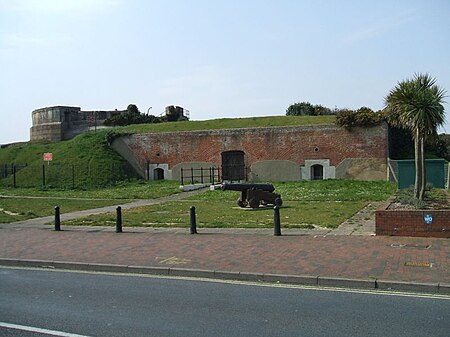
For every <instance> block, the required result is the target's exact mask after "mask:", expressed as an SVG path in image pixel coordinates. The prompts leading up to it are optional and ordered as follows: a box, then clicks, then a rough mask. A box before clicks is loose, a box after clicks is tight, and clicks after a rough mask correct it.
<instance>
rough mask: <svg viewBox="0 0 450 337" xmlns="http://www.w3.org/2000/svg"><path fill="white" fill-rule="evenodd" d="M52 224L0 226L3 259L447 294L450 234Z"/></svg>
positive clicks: (1, 261) (3, 261)
mask: <svg viewBox="0 0 450 337" xmlns="http://www.w3.org/2000/svg"><path fill="white" fill-rule="evenodd" d="M49 227H50V226H48V227H47V228H29V229H26V228H5V227H3V228H2V229H1V230H0V264H3V265H5V264H6V265H38V266H52V267H54V268H69V269H71V268H75V269H89V270H92V269H100V270H108V271H129V272H136V271H140V272H146V273H150V274H151V273H156V274H165V275H184V276H200V277H216V278H233V279H244V280H264V281H281V282H287V283H302V284H311V285H330V286H346V287H357V288H361V287H362V288H370V289H373V288H380V289H388V288H392V289H397V290H411V291H419V292H421V291H426V292H434V293H443V294H447V295H450V269H449V267H450V265H449V260H450V244H449V241H448V240H447V239H436V238H401V237H375V236H323V235H318V236H314V235H288V234H285V235H283V236H281V237H275V236H273V235H271V234H270V233H268V232H267V231H266V232H259V233H255V232H253V233H252V234H251V235H248V234H245V232H241V233H238V232H231V233H229V234H226V233H223V232H222V233H214V232H213V231H206V230H202V229H199V233H200V234H198V235H190V234H188V233H189V230H188V229H185V230H178V231H176V230H171V231H165V230H153V229H146V230H144V229H139V230H135V229H131V228H124V233H115V232H114V231H113V230H112V229H107V230H106V229H98V228H86V229H84V230H79V229H77V230H71V229H65V230H63V231H61V232H55V231H53V230H52V229H51V228H49ZM23 261H38V262H36V263H29V262H28V263H26V262H23ZM61 263H65V264H61ZM105 265H108V266H105ZM130 266H134V268H130ZM135 267H143V268H135ZM274 275H277V276H274ZM341 278H345V279H352V280H342V279H341ZM424 283H425V284H424Z"/></svg>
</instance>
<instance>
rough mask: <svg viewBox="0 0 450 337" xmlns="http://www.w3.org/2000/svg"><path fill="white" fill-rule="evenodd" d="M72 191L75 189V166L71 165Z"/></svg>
mask: <svg viewBox="0 0 450 337" xmlns="http://www.w3.org/2000/svg"><path fill="white" fill-rule="evenodd" d="M72 189H73V190H74V189H75V165H74V164H72Z"/></svg>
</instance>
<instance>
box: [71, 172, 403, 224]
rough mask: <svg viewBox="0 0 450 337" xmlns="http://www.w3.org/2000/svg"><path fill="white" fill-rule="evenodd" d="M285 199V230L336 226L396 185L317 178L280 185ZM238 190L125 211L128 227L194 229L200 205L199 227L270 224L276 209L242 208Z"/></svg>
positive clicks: (100, 220)
mask: <svg viewBox="0 0 450 337" xmlns="http://www.w3.org/2000/svg"><path fill="white" fill-rule="evenodd" d="M275 186H276V191H277V192H278V193H281V195H282V198H283V200H284V203H283V207H282V208H281V221H282V226H283V228H313V227H315V226H319V227H327V228H336V227H338V226H339V225H340V224H341V223H342V222H343V221H345V220H346V219H348V218H349V217H351V216H352V215H354V214H355V213H356V212H357V211H359V210H360V209H361V208H363V207H364V206H365V205H367V203H368V202H370V201H381V200H385V199H387V198H388V197H389V196H390V195H392V193H393V192H394V191H395V186H394V185H392V184H389V183H386V182H361V181H360V182H358V181H339V180H330V181H318V182H298V183H278V184H275ZM238 196H239V193H238V192H233V191H226V192H223V191H207V192H205V193H203V194H200V195H196V196H194V197H191V198H190V199H186V200H183V201H177V202H170V203H165V204H162V205H154V206H147V207H142V208H136V209H132V210H127V211H124V213H123V221H124V226H150V227H186V228H187V227H189V209H190V207H191V206H195V207H196V209H197V223H198V226H199V227H204V228H206V227H217V228H222V227H225V228H271V227H273V209H272V208H271V207H270V208H261V209H258V210H252V209H241V208H239V207H237V205H236V200H237V198H238ZM114 223H115V215H114V214H104V215H98V216H91V217H86V218H83V219H78V220H73V221H68V222H66V224H67V225H101V226H111V225H112V224H114Z"/></svg>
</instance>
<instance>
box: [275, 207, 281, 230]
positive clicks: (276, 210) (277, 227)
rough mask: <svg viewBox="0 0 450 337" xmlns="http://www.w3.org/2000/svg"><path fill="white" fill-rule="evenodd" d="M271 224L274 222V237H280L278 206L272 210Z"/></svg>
mask: <svg viewBox="0 0 450 337" xmlns="http://www.w3.org/2000/svg"><path fill="white" fill-rule="evenodd" d="M273 222H274V225H275V227H274V232H273V235H274V236H280V235H281V223H280V206H275V207H274V208H273Z"/></svg>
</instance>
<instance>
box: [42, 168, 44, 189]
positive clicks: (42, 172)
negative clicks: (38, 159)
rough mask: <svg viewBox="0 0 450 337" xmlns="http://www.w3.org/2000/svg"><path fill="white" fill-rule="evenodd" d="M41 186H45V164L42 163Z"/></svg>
mask: <svg viewBox="0 0 450 337" xmlns="http://www.w3.org/2000/svg"><path fill="white" fill-rule="evenodd" d="M42 186H44V187H45V165H44V164H43V165H42Z"/></svg>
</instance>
